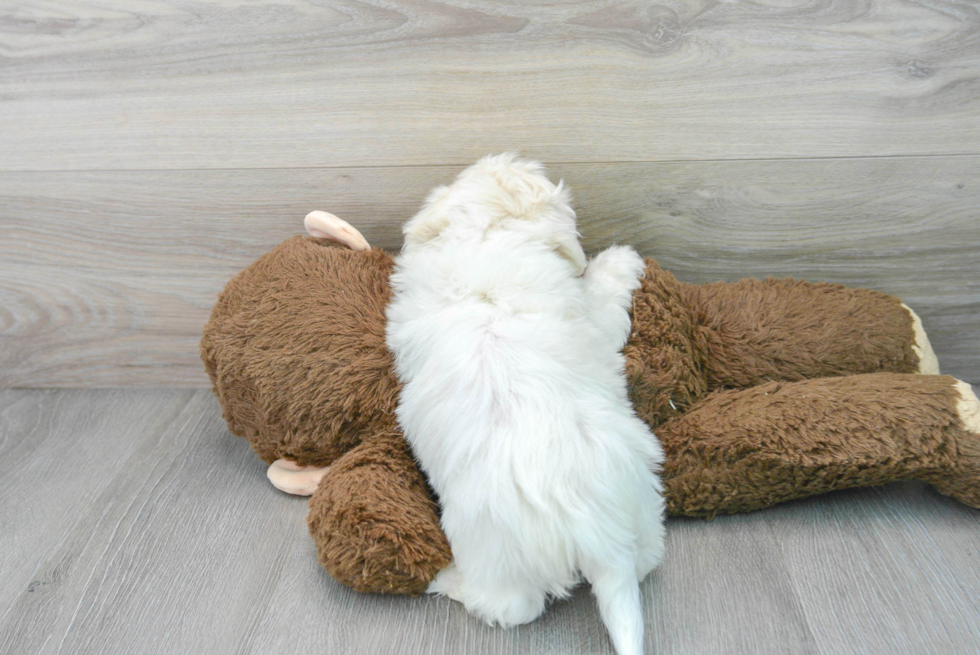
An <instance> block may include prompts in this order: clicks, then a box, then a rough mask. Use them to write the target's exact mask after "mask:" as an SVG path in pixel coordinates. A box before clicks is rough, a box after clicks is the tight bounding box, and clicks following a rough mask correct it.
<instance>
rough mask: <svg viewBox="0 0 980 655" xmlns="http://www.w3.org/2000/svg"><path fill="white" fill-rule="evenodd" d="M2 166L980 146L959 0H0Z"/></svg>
mask: <svg viewBox="0 0 980 655" xmlns="http://www.w3.org/2000/svg"><path fill="white" fill-rule="evenodd" d="M0 53H2V55H3V59H2V63H0V66H2V69H0V70H2V75H0V99H2V102H0V126H2V127H0V130H2V139H3V148H0V170H6V171H12V170H102V169H128V170H133V169H197V168H252V167H255V166H263V167H277V168H281V167H347V166H391V165H419V164H427V165H440V164H459V165H462V164H466V163H469V162H471V161H473V160H474V159H476V158H477V157H479V156H482V155H483V154H486V153H488V152H495V151H502V150H510V149H521V150H524V151H527V152H534V153H535V154H536V155H537V156H539V157H541V158H544V159H547V160H549V161H556V162H592V161H602V162H608V161H649V160H657V161H664V160H695V159H745V158H774V157H780V158H782V157H785V158H799V157H840V156H883V155H911V154H977V153H980V121H978V120H977V116H978V115H980V93H978V90H980V11H978V8H977V6H976V4H975V3H973V2H963V1H961V0H935V1H933V2H927V3H926V2H896V1H894V0H867V1H864V2H819V3H798V2H794V3H787V2H783V1H780V0H764V1H762V2H717V1H715V0H696V1H694V2H689V1H686V0H685V1H681V0H664V1H663V2H660V3H657V4H655V3H647V2H641V1H640V0H622V1H616V0H583V1H565V2H550V3H521V2H508V3H500V2H492V1H490V0H449V1H438V0H396V1H393V2H387V1H386V2H381V1H374V0H332V1H330V2H324V3H320V2H311V1H307V0H281V1H279V2H276V3H274V4H272V3H269V4H266V3H256V2H251V1H249V0H233V1H230V2H200V1H199V2H193V1H192V2H182V3H150V2H141V3H133V2H129V1H127V0H107V1H104V2H99V3H93V2H83V1H74V2H65V3H56V4H52V3H48V2H40V1H37V0H35V1H28V2H22V3H17V4H13V5H11V4H9V3H8V4H5V5H4V6H3V8H0Z"/></svg>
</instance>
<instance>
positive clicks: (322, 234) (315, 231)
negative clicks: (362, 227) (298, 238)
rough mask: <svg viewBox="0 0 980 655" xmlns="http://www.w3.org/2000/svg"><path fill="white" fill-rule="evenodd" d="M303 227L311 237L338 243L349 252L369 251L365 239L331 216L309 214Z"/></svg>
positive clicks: (317, 213) (351, 227) (345, 223)
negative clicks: (348, 249) (349, 250)
mask: <svg viewBox="0 0 980 655" xmlns="http://www.w3.org/2000/svg"><path fill="white" fill-rule="evenodd" d="M303 225H304V226H305V227H306V231H307V232H308V233H309V235H310V236H311V237H317V238H318V239H331V240H333V241H338V242H340V243H342V244H344V245H345V246H347V247H348V248H350V249H351V250H370V249H371V246H370V245H369V244H368V242H367V239H365V238H364V237H363V236H362V235H361V233H360V232H358V231H357V230H356V229H354V227H353V226H351V224H350V223H348V222H347V221H345V220H341V219H339V218H337V217H336V216H334V215H333V214H329V213H327V212H320V211H316V212H310V213H309V214H307V215H306V219H305V220H304V221H303Z"/></svg>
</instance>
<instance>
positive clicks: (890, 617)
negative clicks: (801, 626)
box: [752, 482, 980, 653]
mask: <svg viewBox="0 0 980 655" xmlns="http://www.w3.org/2000/svg"><path fill="white" fill-rule="evenodd" d="M752 516H759V517H760V518H761V517H762V516H765V517H766V520H767V523H768V526H769V528H770V530H771V534H772V536H773V538H774V540H775V541H776V542H777V543H778V544H779V545H780V548H781V555H782V559H783V561H784V562H785V565H786V569H787V571H788V572H789V575H790V577H791V578H792V580H793V583H794V585H795V587H796V590H797V592H798V594H799V597H800V603H801V606H802V607H803V610H804V612H805V614H806V616H807V621H808V623H809V625H810V628H811V630H812V631H813V634H814V636H815V637H816V641H817V643H818V645H819V646H820V651H821V652H824V653H836V652H855V653H856V652H863V653H967V652H974V651H976V650H977V649H978V648H980V621H978V609H977V607H978V606H977V603H976V598H977V594H978V592H980V530H978V527H980V524H978V519H977V510H975V509H971V508H969V507H967V506H966V505H962V504H960V503H958V502H956V501H955V500H953V499H951V498H948V497H946V496H942V495H940V494H939V493H938V492H936V491H935V490H933V489H931V488H930V487H928V486H927V485H925V484H923V483H918V482H909V483H900V484H895V485H890V486H888V487H883V488H877V489H863V490H852V491H846V492H841V493H836V494H828V495H825V496H821V497H819V498H812V499H807V500H805V501H800V502H798V503H789V504H787V505H783V506H780V507H776V508H772V509H771V510H767V511H766V512H764V513H763V514H762V515H755V514H754V515H752ZM971 596H972V597H973V600H972V601H971V600H968V599H969V598H970V597H971ZM843 644H847V645H848V646H849V647H847V648H842V645H843Z"/></svg>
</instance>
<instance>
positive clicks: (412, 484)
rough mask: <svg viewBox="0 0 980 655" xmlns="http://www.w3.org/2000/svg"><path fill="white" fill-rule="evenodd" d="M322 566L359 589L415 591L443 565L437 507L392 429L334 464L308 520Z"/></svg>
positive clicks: (446, 552) (445, 551) (445, 556)
mask: <svg viewBox="0 0 980 655" xmlns="http://www.w3.org/2000/svg"><path fill="white" fill-rule="evenodd" d="M307 523H308V525H309V529H310V534H311V536H312V537H313V541H314V542H315V544H316V549H317V554H318V557H319V560H320V564H321V565H323V567H324V568H325V569H326V570H327V572H328V573H330V575H332V576H333V577H334V578H335V579H337V580H338V581H339V582H342V583H344V584H346V585H348V586H350V587H352V588H354V589H355V590H357V591H365V592H374V593H397V594H413V595H414V594H421V593H422V592H424V591H425V589H426V587H427V586H428V584H429V582H430V581H431V580H432V578H434V577H435V575H436V573H438V572H439V571H440V570H442V569H443V568H445V567H446V566H448V565H449V563H450V561H451V559H452V555H451V553H450V549H449V542H448V541H447V539H446V536H445V534H443V532H442V528H441V527H440V525H439V515H438V507H437V505H436V503H435V502H434V500H433V499H432V495H431V493H430V491H429V489H428V486H427V485H426V482H425V479H424V477H423V475H422V473H421V472H420V471H419V469H418V467H417V466H416V464H415V461H414V460H413V459H412V456H411V454H410V452H409V450H408V446H407V445H406V444H405V441H404V438H403V437H402V436H401V433H400V432H398V430H397V428H384V429H381V430H379V431H378V432H377V433H375V434H371V435H366V436H365V438H364V441H363V443H361V445H359V446H357V447H356V448H354V449H352V450H351V451H350V452H348V453H346V454H345V455H343V456H342V457H341V458H339V459H338V460H336V461H335V462H333V464H331V466H330V467H329V470H328V471H327V472H326V474H325V475H324V476H323V479H322V480H321V482H320V484H319V486H318V487H317V489H316V491H315V492H314V494H313V497H312V498H311V499H310V513H309V516H308V518H307Z"/></svg>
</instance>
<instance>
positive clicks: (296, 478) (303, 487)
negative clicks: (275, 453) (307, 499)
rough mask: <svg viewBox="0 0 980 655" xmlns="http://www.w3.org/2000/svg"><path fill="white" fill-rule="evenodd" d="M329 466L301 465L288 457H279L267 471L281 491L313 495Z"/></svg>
mask: <svg viewBox="0 0 980 655" xmlns="http://www.w3.org/2000/svg"><path fill="white" fill-rule="evenodd" d="M328 468H330V467H329V466H323V467H319V466H300V465H299V464H297V463H296V462H292V461H290V460H288V459H277V460H276V461H274V462H273V463H272V464H271V465H269V470H268V471H266V476H267V477H268V478H269V482H271V483H272V486H274V487H275V488H276V489H278V490H279V491H285V492H286V493H287V494H293V495H294V496H312V495H313V492H314V491H316V488H317V487H318V486H319V485H320V480H321V479H323V475H324V474H325V473H326V472H327V469H328Z"/></svg>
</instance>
